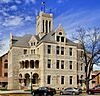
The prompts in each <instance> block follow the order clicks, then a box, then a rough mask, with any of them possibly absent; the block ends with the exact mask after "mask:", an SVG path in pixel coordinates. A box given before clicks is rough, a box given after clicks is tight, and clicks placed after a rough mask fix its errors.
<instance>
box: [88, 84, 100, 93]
mask: <svg viewBox="0 0 100 96" xmlns="http://www.w3.org/2000/svg"><path fill="white" fill-rule="evenodd" d="M87 92H88V94H94V93H100V85H97V86H95V87H93V88H92V89H89V90H87Z"/></svg>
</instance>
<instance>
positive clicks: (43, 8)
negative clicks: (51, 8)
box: [41, 1, 45, 13]
mask: <svg viewBox="0 0 100 96" xmlns="http://www.w3.org/2000/svg"><path fill="white" fill-rule="evenodd" d="M42 5H43V7H41V11H42V10H43V12H44V13H45V2H44V1H43V2H42Z"/></svg>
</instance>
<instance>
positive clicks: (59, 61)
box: [8, 12, 85, 89]
mask: <svg viewBox="0 0 100 96" xmlns="http://www.w3.org/2000/svg"><path fill="white" fill-rule="evenodd" d="M66 36H67V33H66V32H65V30H64V29H63V27H62V26H61V25H59V26H58V28H57V29H56V30H53V14H51V13H50V14H47V13H44V12H40V13H39V15H38V16H37V17H36V35H31V34H26V35H24V36H22V37H18V36H12V34H10V50H9V53H8V63H9V67H8V89H24V88H26V89H30V86H31V79H32V87H33V89H35V88H38V87H40V86H51V87H55V88H56V89H62V88H65V87H72V86H73V87H77V86H84V84H83V83H84V82H82V81H83V80H84V78H85V69H84V68H85V66H84V65H85V64H83V62H82V60H81V57H82V52H83V49H82V48H81V44H80V43H78V44H77V43H74V42H72V41H71V40H69V39H68V38H67V37H66Z"/></svg>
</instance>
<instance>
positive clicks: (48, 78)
mask: <svg viewBox="0 0 100 96" xmlns="http://www.w3.org/2000/svg"><path fill="white" fill-rule="evenodd" d="M50 83H51V75H48V76H47V84H50Z"/></svg>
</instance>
